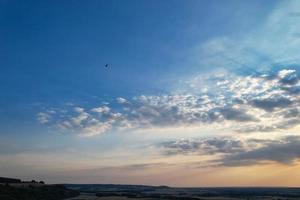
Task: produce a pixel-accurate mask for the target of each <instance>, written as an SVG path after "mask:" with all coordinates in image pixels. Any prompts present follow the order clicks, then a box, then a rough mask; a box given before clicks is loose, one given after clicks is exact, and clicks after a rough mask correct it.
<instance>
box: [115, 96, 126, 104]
mask: <svg viewBox="0 0 300 200" xmlns="http://www.w3.org/2000/svg"><path fill="white" fill-rule="evenodd" d="M117 102H118V103H119V104H124V103H127V100H126V99H124V98H122V97H118V98H117Z"/></svg>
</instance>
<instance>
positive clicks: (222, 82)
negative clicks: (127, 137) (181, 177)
mask: <svg viewBox="0 0 300 200" xmlns="http://www.w3.org/2000/svg"><path fill="white" fill-rule="evenodd" d="M187 83H188V85H189V88H188V89H187V90H186V92H182V93H170V94H165V95H141V96H136V97H133V98H131V99H128V100H127V99H125V98H122V97H119V98H117V99H116V102H117V103H118V104H119V106H118V107H114V106H110V105H109V104H108V105H103V106H98V107H94V108H82V107H74V108H72V109H71V110H69V111H67V112H68V114H67V115H66V114H65V113H64V114H63V115H60V114H59V113H52V114H51V113H43V112H40V113H39V114H38V121H40V122H41V123H44V124H46V123H52V122H51V120H50V119H56V121H55V123H56V125H57V126H58V127H60V128H62V129H64V130H70V131H73V132H79V133H80V134H83V135H87V136H92V135H97V134H101V133H104V132H108V131H111V130H128V129H145V128H152V127H179V126H199V125H206V126H215V125H221V126H224V127H227V128H229V129H231V130H232V131H237V132H268V131H275V130H281V129H286V128H290V127H293V126H296V125H298V124H299V120H298V115H299V113H298V109H297V108H298V106H299V105H300V104H299V102H300V101H299V100H300V98H299V94H298V93H297V92H295V91H297V90H298V88H300V84H299V81H298V75H297V73H296V71H295V70H292V69H283V70H279V71H277V72H270V73H261V74H259V75H257V74H256V75H236V74H230V73H223V74H215V75H210V76H206V77H203V76H196V77H194V78H192V79H191V80H189V81H187ZM203 89H205V90H203Z"/></svg>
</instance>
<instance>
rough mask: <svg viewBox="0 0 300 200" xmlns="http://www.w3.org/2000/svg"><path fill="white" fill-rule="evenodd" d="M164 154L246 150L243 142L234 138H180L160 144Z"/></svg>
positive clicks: (206, 153)
mask: <svg viewBox="0 0 300 200" xmlns="http://www.w3.org/2000/svg"><path fill="white" fill-rule="evenodd" d="M158 146H159V147H161V148H163V154H164V155H178V154H190V153H196V154H203V155H211V154H217V153H235V152H240V151H244V146H243V142H242V141H240V140H237V139H233V138H226V137H220V138H216V137H214V138H207V139H198V140H188V139H180V140H175V141H167V142H163V143H161V144H159V145H158Z"/></svg>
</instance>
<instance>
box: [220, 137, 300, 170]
mask: <svg viewBox="0 0 300 200" xmlns="http://www.w3.org/2000/svg"><path fill="white" fill-rule="evenodd" d="M257 142H260V141H257ZM262 143H263V144H264V146H263V147H261V148H257V149H253V150H250V151H244V152H239V153H237V154H231V155H226V156H224V157H223V158H222V164H221V165H225V166H239V165H245V164H246V165H249V163H252V164H258V163H260V162H265V161H274V162H278V163H283V164H292V163H293V162H294V161H295V160H296V159H299V158H300V137H299V136H290V137H285V138H282V139H281V140H279V141H277V140H275V141H272V142H271V141H268V142H267V145H266V143H265V141H262Z"/></svg>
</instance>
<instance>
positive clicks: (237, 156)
mask: <svg viewBox="0 0 300 200" xmlns="http://www.w3.org/2000/svg"><path fill="white" fill-rule="evenodd" d="M158 147H159V148H160V149H161V150H162V154H163V155H167V156H173V155H188V154H199V155H213V156H214V159H212V160H210V161H208V164H207V166H244V165H255V164H262V163H268V162H270V161H271V162H277V163H281V164H286V165H291V164H293V163H294V162H295V161H296V160H297V159H300V136H295V135H294V136H285V137H281V138H279V139H275V140H269V139H255V138H254V139H239V138H233V137H219V138H216V137H213V138H206V139H193V140H186V139H180V140H175V141H167V142H163V143H161V144H159V145H158ZM202 164H203V163H202Z"/></svg>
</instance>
